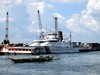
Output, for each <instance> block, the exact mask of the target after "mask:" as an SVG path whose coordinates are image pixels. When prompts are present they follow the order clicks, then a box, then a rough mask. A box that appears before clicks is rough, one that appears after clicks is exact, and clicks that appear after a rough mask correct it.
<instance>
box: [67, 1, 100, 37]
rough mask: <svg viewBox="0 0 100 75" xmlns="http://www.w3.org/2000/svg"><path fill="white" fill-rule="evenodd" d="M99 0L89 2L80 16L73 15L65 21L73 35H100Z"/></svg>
mask: <svg viewBox="0 0 100 75" xmlns="http://www.w3.org/2000/svg"><path fill="white" fill-rule="evenodd" d="M99 21H100V0H89V2H88V4H87V7H86V9H85V10H83V11H82V12H81V13H80V14H73V15H72V17H71V18H70V19H68V20H67V21H66V23H67V27H68V28H69V29H70V30H72V31H73V32H74V33H79V34H80V35H81V34H83V35H85V36H88V35H90V36H96V35H95V33H97V35H99V34H100V32H99V31H100V22H99Z"/></svg>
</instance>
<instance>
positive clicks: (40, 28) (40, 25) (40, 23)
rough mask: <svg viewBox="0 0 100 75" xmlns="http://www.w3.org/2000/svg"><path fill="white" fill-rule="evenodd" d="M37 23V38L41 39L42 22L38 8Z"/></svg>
mask: <svg viewBox="0 0 100 75" xmlns="http://www.w3.org/2000/svg"><path fill="white" fill-rule="evenodd" d="M38 23H39V33H40V36H39V39H43V31H42V22H41V17H40V12H39V10H38Z"/></svg>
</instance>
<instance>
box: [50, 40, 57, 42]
mask: <svg viewBox="0 0 100 75" xmlns="http://www.w3.org/2000/svg"><path fill="white" fill-rule="evenodd" d="M49 42H57V40H50V41H49Z"/></svg>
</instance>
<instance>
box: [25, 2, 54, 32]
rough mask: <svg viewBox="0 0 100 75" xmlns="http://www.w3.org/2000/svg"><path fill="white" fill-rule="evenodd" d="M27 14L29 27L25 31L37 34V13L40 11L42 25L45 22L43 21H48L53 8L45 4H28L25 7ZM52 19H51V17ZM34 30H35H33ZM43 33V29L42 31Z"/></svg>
mask: <svg viewBox="0 0 100 75" xmlns="http://www.w3.org/2000/svg"><path fill="white" fill-rule="evenodd" d="M26 7H27V13H28V14H29V22H30V23H29V25H28V27H27V29H28V30H29V32H33V33H36V32H38V13H37V11H38V10H39V11H40V16H41V20H42V25H43V23H44V22H45V19H46V18H47V19H50V16H51V15H52V16H53V12H52V11H53V10H54V7H53V6H52V5H50V4H48V3H45V2H31V3H30V2H29V3H28V4H27V5H26ZM52 18H53V17H52ZM34 28H36V29H34ZM43 30H44V31H45V29H43Z"/></svg>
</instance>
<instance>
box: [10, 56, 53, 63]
mask: <svg viewBox="0 0 100 75" xmlns="http://www.w3.org/2000/svg"><path fill="white" fill-rule="evenodd" d="M53 58H54V56H35V57H33V58H32V57H31V58H22V59H21V58H12V59H11V60H12V61H13V62H14V63H25V62H45V61H51V60H52V59H53Z"/></svg>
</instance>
